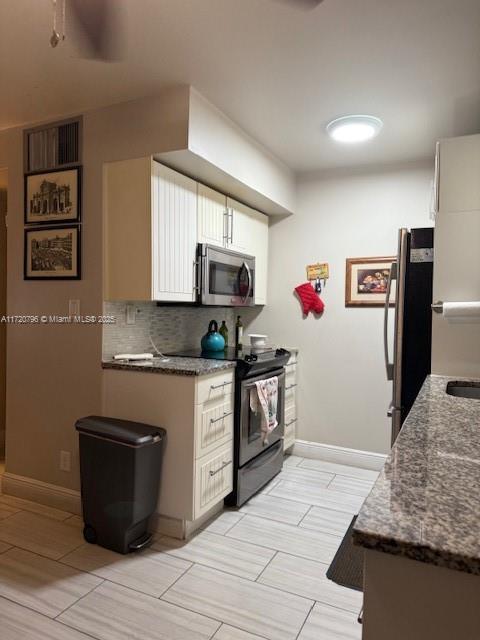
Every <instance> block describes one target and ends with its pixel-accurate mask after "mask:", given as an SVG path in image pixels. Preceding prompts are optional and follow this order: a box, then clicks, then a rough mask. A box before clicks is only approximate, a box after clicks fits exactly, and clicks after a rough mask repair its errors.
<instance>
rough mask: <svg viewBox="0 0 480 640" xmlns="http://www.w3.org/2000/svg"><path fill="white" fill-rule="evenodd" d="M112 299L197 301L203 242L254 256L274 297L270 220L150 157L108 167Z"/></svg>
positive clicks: (261, 286)
mask: <svg viewBox="0 0 480 640" xmlns="http://www.w3.org/2000/svg"><path fill="white" fill-rule="evenodd" d="M104 177H105V182H104V222H105V224H104V276H105V277H104V283H105V291H104V297H105V300H157V301H159V302H195V301H196V299H197V281H196V278H197V263H196V259H197V255H196V254H197V243H198V242H201V243H203V244H209V245H213V246H217V247H224V248H227V249H231V250H232V251H237V252H239V253H245V254H247V255H251V256H254V257H255V304H266V301H267V263H268V217H267V216H266V215H264V214H263V213H260V212H259V211H255V210H254V209H251V208H250V207H247V206H246V205H244V204H241V203H240V202H237V201H235V200H232V199H230V198H227V197H226V196H225V195H222V194H221V193H219V192H218V191H215V190H214V189H210V188H209V187H206V186H204V185H202V184H199V183H197V182H196V181H195V180H192V179H191V178H187V177H186V176H184V175H182V174H181V173H178V172H177V171H174V170H173V169H169V168H168V167H165V166H164V165H162V164H160V163H158V162H155V161H154V160H153V159H152V158H151V157H147V158H137V159H134V160H125V161H120V162H110V163H107V164H106V165H105V173H104Z"/></svg>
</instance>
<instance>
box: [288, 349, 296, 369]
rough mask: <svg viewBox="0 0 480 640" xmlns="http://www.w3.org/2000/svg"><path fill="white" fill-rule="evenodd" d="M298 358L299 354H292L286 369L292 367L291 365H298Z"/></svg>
mask: <svg viewBox="0 0 480 640" xmlns="http://www.w3.org/2000/svg"><path fill="white" fill-rule="evenodd" d="M297 356H298V354H297V353H295V351H293V352H292V353H291V354H290V358H289V359H288V362H287V364H286V365H285V367H289V366H290V365H292V364H296V363H297Z"/></svg>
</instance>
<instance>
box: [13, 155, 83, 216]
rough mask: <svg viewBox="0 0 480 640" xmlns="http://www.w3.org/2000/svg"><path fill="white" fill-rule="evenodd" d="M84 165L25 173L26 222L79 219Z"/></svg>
mask: <svg viewBox="0 0 480 640" xmlns="http://www.w3.org/2000/svg"><path fill="white" fill-rule="evenodd" d="M80 212H81V168H80V167H75V168H73V169H63V170H60V171H47V172H45V171H44V172H42V173H33V174H28V175H26V176H25V224H37V225H38V224H57V223H59V222H79V221H80Z"/></svg>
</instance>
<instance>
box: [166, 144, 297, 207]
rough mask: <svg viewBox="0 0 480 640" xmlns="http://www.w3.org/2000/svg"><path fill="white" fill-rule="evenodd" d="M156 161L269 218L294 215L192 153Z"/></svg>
mask: <svg viewBox="0 0 480 640" xmlns="http://www.w3.org/2000/svg"><path fill="white" fill-rule="evenodd" d="M154 158H155V160H158V161H159V162H161V163H162V164H165V165H167V166H168V167H170V168H172V169H175V170H176V171H179V172H180V173H183V174H185V175H187V176H189V177H191V178H193V179H194V180H197V181H198V182H201V183H202V184H205V185H207V186H209V187H211V188H212V189H216V190H217V191H221V192H222V193H224V194H226V195H228V196H230V197H232V198H235V199H236V200H240V202H243V203H244V204H247V205H248V206H250V207H252V208H253V209H258V211H262V212H263V213H266V214H267V215H268V216H285V215H291V214H292V211H291V210H289V209H288V208H286V207H284V206H282V205H281V204H279V203H278V202H275V201H274V200H272V199H271V198H268V197H267V196H266V195H264V194H263V193H261V192H260V191H256V190H255V189H252V188H251V187H249V186H248V185H246V184H245V183H243V182H241V180H239V179H238V178H236V177H235V176H233V175H230V174H228V173H226V172H225V171H222V169H220V168H219V167H218V166H215V165H214V164H213V163H211V162H209V161H208V160H206V159H205V158H202V156H200V155H197V154H195V153H193V151H190V149H181V150H179V151H170V152H166V153H157V154H154Z"/></svg>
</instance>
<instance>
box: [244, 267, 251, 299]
mask: <svg viewBox="0 0 480 640" xmlns="http://www.w3.org/2000/svg"><path fill="white" fill-rule="evenodd" d="M243 266H244V267H245V270H246V272H247V277H248V290H247V293H246V294H245V298H244V299H243V302H244V303H245V302H247V300H248V298H249V296H250V294H251V292H252V272H251V271H250V267H249V266H248V264H247V263H246V262H244V263H243Z"/></svg>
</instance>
